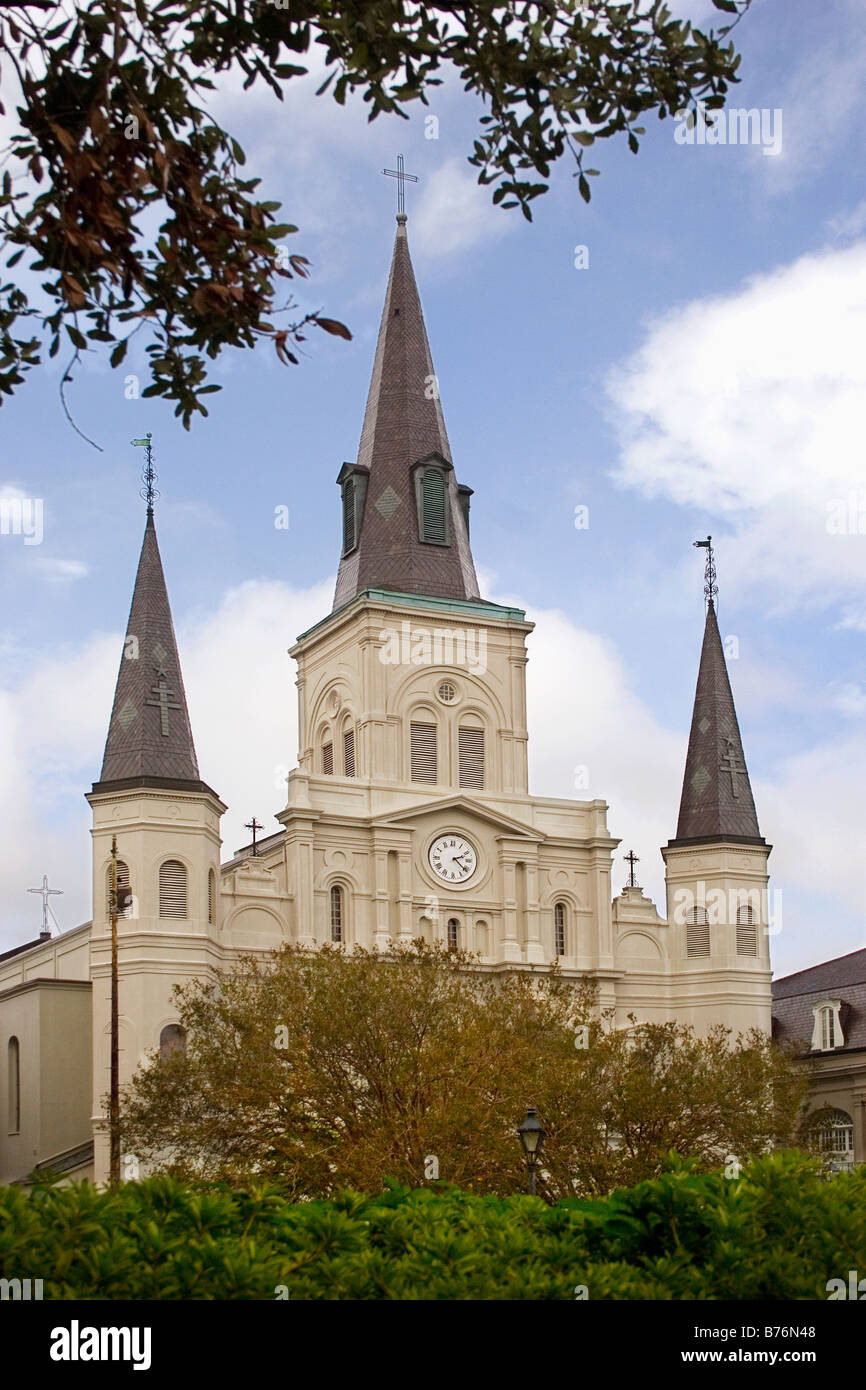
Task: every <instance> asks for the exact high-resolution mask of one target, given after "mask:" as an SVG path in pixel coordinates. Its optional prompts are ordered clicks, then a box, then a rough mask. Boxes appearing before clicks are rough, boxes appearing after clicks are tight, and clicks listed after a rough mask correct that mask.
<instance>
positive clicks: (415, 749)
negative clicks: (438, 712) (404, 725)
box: [409, 724, 437, 782]
mask: <svg viewBox="0 0 866 1390" xmlns="http://www.w3.org/2000/svg"><path fill="white" fill-rule="evenodd" d="M409 738H410V742H411V745H412V781H413V782H435V781H436V776H437V769H436V725H435V724H410V725H409Z"/></svg>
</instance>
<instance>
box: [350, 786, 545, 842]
mask: <svg viewBox="0 0 866 1390" xmlns="http://www.w3.org/2000/svg"><path fill="white" fill-rule="evenodd" d="M455 811H456V812H460V813H462V814H463V815H466V816H473V817H475V818H476V819H477V820H480V821H484V822H485V823H486V824H487V825H492V826H495V827H496V828H497V829H498V830H500V831H502V832H503V834H506V835H510V836H514V837H515V838H520V839H523V840H529V841H532V842H533V843H535V844H540V843H541V842H542V841H543V840H546V839H547V836H546V835H545V834H544V833H543V831H540V830H535V829H533V827H532V826H531V825H524V824H523V823H522V822H521V821H518V820H512V818H511V817H510V816H503V815H502V814H501V813H500V812H499V811H492V810H491V809H490V807H489V806H485V805H484V804H483V803H482V802H480V801H473V799H472V797H470V796H449V797H447V798H446V800H444V801H442V800H440V799H438V798H437V799H436V800H431V801H424V802H422V803H421V805H420V806H412V807H410V808H409V809H408V810H406V811H396V812H392V813H390V814H389V815H386V816H376V817H375V818H374V819H373V821H372V824H373V825H381V826H388V825H395V826H396V825H401V826H405V825H406V824H407V823H411V822H412V821H416V820H421V819H423V818H424V817H425V816H429V815H431V814H432V813H435V814H437V815H441V814H442V813H443V812H455Z"/></svg>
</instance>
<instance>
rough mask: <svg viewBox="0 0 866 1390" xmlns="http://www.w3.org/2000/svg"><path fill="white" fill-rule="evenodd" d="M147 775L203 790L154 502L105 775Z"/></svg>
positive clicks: (152, 781)
mask: <svg viewBox="0 0 866 1390" xmlns="http://www.w3.org/2000/svg"><path fill="white" fill-rule="evenodd" d="M142 780H145V783H146V785H149V786H153V785H157V784H159V783H168V784H172V785H176V784H177V783H189V784H194V785H195V786H196V788H197V789H201V787H202V786H203V784H202V783H201V782H200V780H199V771H198V762H197V760H196V756H195V747H194V746H193V741H192V731H191V729H190V723H189V713H188V711H187V707H186V695H185V693H184V688H183V676H182V675H181V670H180V658H179V657H178V654H177V641H176V640H175V635H174V624H173V623H172V620H171V609H170V607H169V602H168V592H167V590H166V587H165V577H164V575H163V572H162V561H161V559H160V555H159V546H158V545H157V540H156V528H155V526H154V524H153V511H152V510H151V509H150V508H148V513H147V525H146V526H145V529H144V540H143V542H142V546H141V558H140V559H139V562H138V573H137V575H136V577H135V589H134V590H133V595H132V607H131V608H130V612H129V622H128V624H127V627H126V638H125V640H124V644H123V652H122V654H121V658H120V670H119V672H118V675H117V686H116V689H115V692H114V707H113V709H112V711H111V722H110V724H109V726H108V738H107V740H106V744H105V757H104V759H103V762H102V774H101V777H100V780H99V782H97V783H96V785H95V787H94V791H99V790H106V784H111V785H115V784H116V783H118V782H124V783H129V782H132V781H135V782H141V781H142Z"/></svg>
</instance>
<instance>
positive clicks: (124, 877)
mask: <svg viewBox="0 0 866 1390" xmlns="http://www.w3.org/2000/svg"><path fill="white" fill-rule="evenodd" d="M130 887H131V884H130V882H129V865H128V864H126V863H124V861H123V860H122V859H118V861H117V891H118V894H119V893H120V890H121V888H127V889H128V888H130ZM130 908H131V904H128V905H127V906H126V907H125V908H124V909H123V911H122V912H121V914H120V916H121V917H128V916H129V913H130ZM105 915H106V917H110V916H111V865H110V864H109V866H108V868H107V870H106V873H105Z"/></svg>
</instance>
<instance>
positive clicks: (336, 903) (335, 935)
mask: <svg viewBox="0 0 866 1390" xmlns="http://www.w3.org/2000/svg"><path fill="white" fill-rule="evenodd" d="M331 940H332V941H333V942H334V944H335V945H337V946H340V945H342V942H343V890H342V888H341V887H340V886H339V884H337V883H335V884H334V886H333V888H332V889H331Z"/></svg>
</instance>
